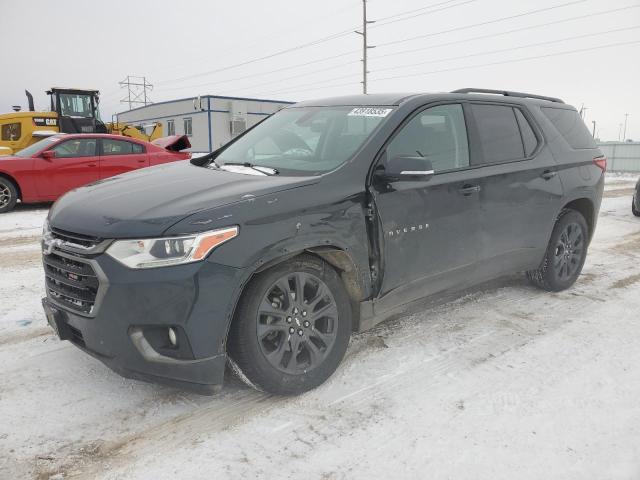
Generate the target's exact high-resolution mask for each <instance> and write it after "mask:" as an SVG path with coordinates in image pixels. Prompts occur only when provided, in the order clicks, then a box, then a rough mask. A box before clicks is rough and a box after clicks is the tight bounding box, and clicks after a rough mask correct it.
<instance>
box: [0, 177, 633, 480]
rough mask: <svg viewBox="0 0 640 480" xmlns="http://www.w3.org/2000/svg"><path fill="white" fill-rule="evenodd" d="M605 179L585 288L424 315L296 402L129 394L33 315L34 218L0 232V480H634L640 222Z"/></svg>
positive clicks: (10, 218) (478, 293) (358, 339)
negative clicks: (302, 479) (394, 479)
mask: <svg viewBox="0 0 640 480" xmlns="http://www.w3.org/2000/svg"><path fill="white" fill-rule="evenodd" d="M633 180H634V179H633V178H611V181H610V182H608V186H607V191H606V192H605V197H606V198H605V199H604V200H603V204H602V209H601V213H600V218H599V221H598V227H597V232H596V236H595V238H594V240H593V243H592V245H591V248H590V252H589V256H588V259H587V263H586V265H585V268H584V272H583V274H582V276H581V277H580V279H579V280H578V282H577V284H576V285H575V287H574V288H572V289H570V290H568V291H565V292H562V293H558V294H549V293H544V292H541V291H539V290H536V289H535V288H533V287H531V286H529V285H528V284H527V283H526V281H524V279H523V278H522V277H520V276H515V277H511V278H506V279H501V280H497V281H494V282H491V283H489V284H484V285H481V286H479V287H477V288H474V289H472V290H467V291H465V292H462V293H459V294H456V295H447V296H442V297H439V298H435V299H430V300H427V301H424V302H422V304H420V305H417V306H414V307H413V308H412V310H411V311H409V312H407V314H406V315H403V316H399V317H396V318H393V319H390V320H389V321H388V322H386V323H384V324H382V325H380V326H379V327H377V328H376V329H374V330H373V331H370V332H367V333H364V334H358V335H353V337H352V341H351V344H350V346H349V350H348V352H347V356H346V358H345V360H344V362H343V363H342V365H341V366H340V368H339V370H338V371H337V372H336V374H335V375H334V376H333V377H332V378H331V379H330V380H329V381H328V382H327V383H326V384H325V385H323V386H321V387H320V388H318V389H316V390H314V391H312V392H309V393H307V394H305V395H302V396H300V397H297V398H278V397H273V396H269V395H266V394H262V393H259V392H256V391H253V390H251V389H249V388H247V387H245V386H243V385H242V384H240V383H239V382H238V381H237V380H235V379H233V378H230V380H229V381H228V382H227V383H226V384H225V387H224V389H223V391H222V392H221V393H220V394H219V395H217V396H214V397H201V396H198V395H194V394H190V393H185V392H182V391H178V390H173V389H170V388H165V387H161V386H157V385H150V384H146V383H141V382H136V381H132V380H126V379H123V378H121V377H119V376H118V375H116V374H114V373H112V372H111V371H109V370H108V369H107V368H106V367H104V366H103V365H102V364H100V363H99V362H98V361H96V360H94V359H93V358H91V357H89V356H87V355H85V354H84V353H82V352H81V351H79V350H78V349H76V348H75V347H73V346H72V345H71V344H69V343H68V342H59V341H58V340H57V339H56V338H55V337H54V336H53V335H52V333H51V330H50V329H49V328H48V327H47V325H46V322H45V319H44V316H43V315H42V313H41V309H40V304H39V303H40V297H41V296H42V295H43V290H44V289H43V286H42V283H43V280H42V271H41V266H40V258H39V245H38V240H39V234H40V229H41V225H42V222H43V220H44V218H45V217H46V213H47V212H46V209H45V208H43V207H26V206H20V208H19V209H18V210H17V211H16V212H14V213H10V214H6V215H1V216H0V246H1V247H2V248H0V305H1V306H2V308H1V309H0V368H1V370H0V478H1V479H5V478H6V479H17V478H36V479H47V478H56V479H60V478H91V479H93V478H98V479H123V478H125V479H173V478H189V479H204V478H206V479H212V478H299V477H303V478H308V479H342V478H349V479H352V478H356V479H359V478H362V479H370V478H421V479H423V478H429V479H444V478H452V479H492V480H496V479H509V480H512V479H519V480H521V479H535V480H539V479H549V478H554V479H562V480H566V479H576V480H577V479H579V480H585V479H638V478H640V401H639V398H640V367H639V365H640V348H638V339H640V321H639V320H640V318H639V317H638V312H639V311H640V295H639V293H640V219H638V218H635V217H633V216H632V215H631V211H630V202H631V189H632V186H633Z"/></svg>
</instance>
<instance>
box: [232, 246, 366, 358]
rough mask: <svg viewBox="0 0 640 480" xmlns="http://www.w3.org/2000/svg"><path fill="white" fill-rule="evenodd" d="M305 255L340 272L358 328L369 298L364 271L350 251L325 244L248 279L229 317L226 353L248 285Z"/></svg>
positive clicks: (279, 259) (270, 265)
mask: <svg viewBox="0 0 640 480" xmlns="http://www.w3.org/2000/svg"><path fill="white" fill-rule="evenodd" d="M305 254H306V255H313V256H315V257H318V258H320V259H322V260H324V261H325V262H327V263H328V264H329V265H331V266H332V267H333V268H335V269H336V271H337V273H338V275H339V276H340V279H341V280H342V283H343V284H344V286H345V289H346V291H347V294H348V295H349V299H350V303H351V312H352V315H353V317H352V319H353V326H354V329H355V328H356V327H357V325H358V324H359V318H360V303H361V302H362V300H363V299H364V298H365V297H366V295H367V294H366V292H367V285H366V284H365V282H364V280H363V277H362V276H361V274H360V270H361V269H360V268H359V267H358V264H357V262H356V261H355V260H354V258H353V256H352V255H350V254H349V252H348V251H347V249H346V248H342V247H340V246H337V245H332V244H323V245H317V246H305V247H300V248H299V249H295V250H291V249H289V251H288V252H287V253H286V254H283V255H280V256H277V257H275V258H272V259H270V260H268V261H266V262H263V263H261V264H259V265H257V266H256V267H255V268H254V269H253V270H252V271H251V272H250V273H249V274H248V275H247V276H246V278H245V280H244V282H243V284H242V286H241V287H240V288H239V292H238V294H237V296H236V298H235V301H234V306H233V310H232V312H231V315H230V316H229V321H228V324H227V331H226V333H225V341H224V345H225V350H226V345H227V343H228V340H229V332H230V330H231V324H232V323H233V322H234V319H235V314H236V311H237V309H238V304H239V303H240V301H241V299H242V295H243V294H244V292H245V290H246V288H247V285H248V284H249V283H250V282H251V280H252V279H253V278H254V277H255V276H256V275H257V274H259V273H261V272H264V271H265V270H268V269H270V268H273V267H275V266H277V265H280V264H281V263H283V262H286V261H288V260H291V259H293V258H296V257H299V256H301V255H305Z"/></svg>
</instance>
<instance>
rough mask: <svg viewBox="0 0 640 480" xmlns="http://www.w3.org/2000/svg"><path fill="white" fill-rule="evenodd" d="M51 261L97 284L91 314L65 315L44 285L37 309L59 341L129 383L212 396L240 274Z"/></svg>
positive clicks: (202, 267) (105, 259)
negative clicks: (79, 269)
mask: <svg viewBox="0 0 640 480" xmlns="http://www.w3.org/2000/svg"><path fill="white" fill-rule="evenodd" d="M55 255H57V256H59V257H64V258H68V259H69V260H71V261H73V262H82V263H86V264H88V265H90V266H91V268H92V269H93V271H95V272H96V275H97V277H98V279H99V288H98V292H97V295H96V299H95V305H94V307H93V308H92V309H91V311H90V312H87V311H76V310H74V308H70V307H69V305H68V304H65V303H64V302H62V301H61V299H60V297H59V296H56V294H55V292H52V291H51V289H50V288H49V283H48V284H47V285H48V286H47V297H46V298H44V299H43V307H44V310H45V313H46V315H47V319H48V321H49V323H50V324H51V325H52V327H53V328H54V329H55V330H56V331H57V332H58V335H59V336H60V338H61V339H62V340H69V341H71V342H72V343H73V344H74V345H76V346H77V347H79V348H81V349H82V350H84V351H85V352H87V353H89V354H90V355H92V356H94V357H95V358H97V359H99V360H100V361H101V362H103V363H104V364H105V365H107V366H108V367H110V368H111V369H112V370H114V371H116V372H118V373H119V374H121V375H123V376H125V377H128V378H135V379H141V380H148V381H153V382H159V383H164V384H169V385H172V386H177V387H182V388H188V389H190V390H194V391H197V392H199V393H203V394H211V393H214V392H215V391H217V390H218V388H217V387H219V386H220V385H221V384H222V382H223V378H224V370H225V364H226V354H225V340H226V335H227V330H228V326H229V323H230V320H231V318H232V315H233V310H234V308H235V304H236V301H237V298H238V297H239V294H240V291H241V286H242V284H243V281H244V280H243V279H244V275H245V272H244V271H242V270H240V269H236V268H232V267H228V266H225V265H220V264H215V263H212V262H208V261H204V262H198V263H192V264H188V265H179V266H173V267H164V268H157V269H148V270H132V269H128V268H126V267H125V266H123V265H121V264H120V263H118V262H117V261H115V260H114V259H112V258H111V257H109V256H108V255H105V254H100V255H97V256H95V257H92V258H90V257H79V256H78V255H76V254H71V253H69V252H64V251H55ZM47 268H48V267H47V265H46V264H45V270H46V269H47ZM169 327H172V328H174V330H175V331H176V332H178V344H177V346H175V347H174V346H172V345H171V344H170V342H169V338H168V335H167V333H168V328H169Z"/></svg>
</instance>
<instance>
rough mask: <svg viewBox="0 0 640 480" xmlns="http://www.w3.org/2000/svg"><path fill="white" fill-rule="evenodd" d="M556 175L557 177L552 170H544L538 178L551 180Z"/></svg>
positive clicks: (556, 173)
mask: <svg viewBox="0 0 640 480" xmlns="http://www.w3.org/2000/svg"><path fill="white" fill-rule="evenodd" d="M556 175H558V172H556V171H554V170H545V171H544V172H542V174H541V175H540V176H541V177H542V178H544V179H545V180H551V179H552V178H553V177H555V176H556Z"/></svg>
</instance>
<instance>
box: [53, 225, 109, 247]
mask: <svg viewBox="0 0 640 480" xmlns="http://www.w3.org/2000/svg"><path fill="white" fill-rule="evenodd" d="M51 236H52V237H53V238H57V239H60V240H62V241H63V242H64V243H65V244H67V245H69V246H75V247H78V248H81V249H87V250H88V249H91V248H94V247H95V246H96V245H98V244H99V243H100V242H101V241H102V239H100V238H97V237H91V236H89V235H82V234H79V233H71V232H67V231H66V230H61V229H59V228H52V229H51Z"/></svg>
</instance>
